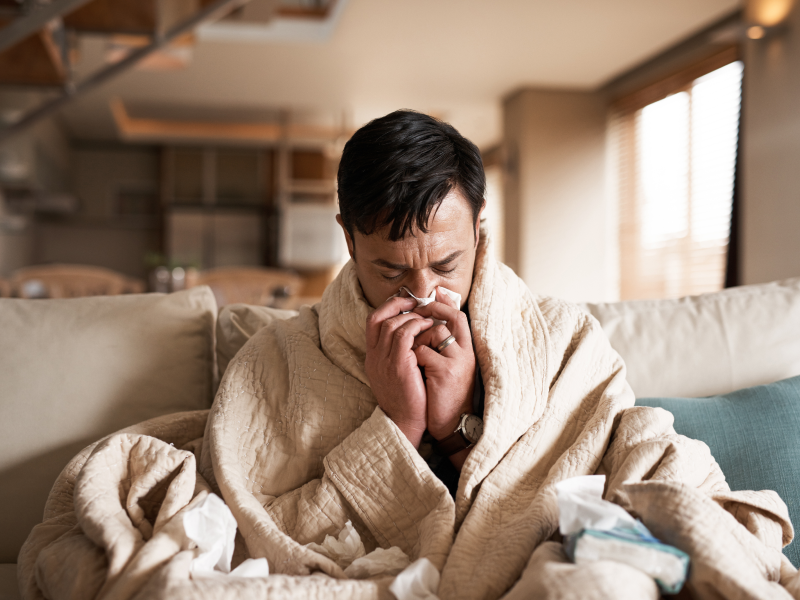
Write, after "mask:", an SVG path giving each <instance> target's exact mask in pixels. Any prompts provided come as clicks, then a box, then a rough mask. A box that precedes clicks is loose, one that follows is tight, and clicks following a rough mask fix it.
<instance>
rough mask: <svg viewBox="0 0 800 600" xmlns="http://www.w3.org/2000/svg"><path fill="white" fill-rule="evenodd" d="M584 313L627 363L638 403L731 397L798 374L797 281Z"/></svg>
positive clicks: (619, 304)
mask: <svg viewBox="0 0 800 600" xmlns="http://www.w3.org/2000/svg"><path fill="white" fill-rule="evenodd" d="M584 309H585V310H587V311H588V312H589V313H591V314H592V315H594V316H595V317H596V318H597V320H598V321H600V325H602V327H603V329H604V330H605V332H606V334H607V335H608V337H609V339H610V341H611V345H612V346H613V347H614V348H615V349H616V350H617V352H619V353H620V355H621V356H622V358H623V359H624V360H625V363H626V364H627V366H628V381H629V383H630V384H631V387H632V388H633V391H634V393H635V394H636V396H637V397H638V398H642V397H645V396H708V395H711V394H726V393H728V392H731V391H733V390H738V389H742V388H745V387H749V386H753V385H759V384H762V383H771V382H773V381H778V380H779V379H784V378H786V377H792V376H794V375H800V278H795V279H788V280H786V281H780V282H775V283H769V284H764V285H751V286H743V287H738V288H730V289H727V290H724V291H722V292H719V293H715V294H704V295H701V296H691V297H686V298H680V299H676V300H639V301H631V302H617V303H609V304H587V305H584Z"/></svg>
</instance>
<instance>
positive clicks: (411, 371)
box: [337, 111, 486, 479]
mask: <svg viewBox="0 0 800 600" xmlns="http://www.w3.org/2000/svg"><path fill="white" fill-rule="evenodd" d="M381 162H383V163H385V164H387V165H391V167H390V168H377V169H376V168H375V165H376V164H380V163H381ZM398 173H402V174H404V175H405V178H404V179H403V180H399V181H398ZM485 188H486V180H485V176H484V172H483V164H482V162H481V157H480V152H479V151H478V149H477V148H476V147H475V145H474V144H472V143H471V142H469V141H468V140H466V139H465V138H463V137H462V136H461V135H459V133H458V132H457V131H456V130H455V129H453V128H452V127H451V126H450V125H447V124H446V123H441V122H439V121H436V120H435V119H432V118H430V117H428V116H425V115H421V114H418V113H414V112H406V111H400V112H396V113H393V114H391V115H388V116H387V117H384V118H382V119H377V120H375V121H373V122H372V123H370V124H369V125H368V126H366V127H364V128H362V129H361V130H359V131H358V132H357V133H356V134H355V135H354V136H353V138H352V139H351V140H350V141H349V142H348V143H347V145H346V147H345V150H344V154H343V156H342V161H341V164H340V168H339V207H340V210H341V215H339V216H338V217H337V220H338V222H339V224H340V225H341V226H342V229H343V230H344V235H345V238H346V239H347V247H348V250H349V251H350V256H351V258H352V259H353V262H354V264H355V270H356V273H357V276H358V281H359V283H360V285H361V289H362V291H363V293H364V297H365V298H366V299H367V301H368V302H369V304H370V305H371V306H372V307H375V308H376V309H377V310H375V312H373V313H372V314H371V315H370V316H369V318H368V319H367V324H366V348H367V353H366V364H365V368H366V372H367V376H368V377H369V381H370V387H371V388H372V391H373V393H374V394H375V398H376V400H377V402H378V405H379V406H380V407H381V408H382V409H383V410H384V412H385V413H386V414H387V415H389V417H390V418H391V419H392V420H393V421H394V422H395V423H396V424H397V426H398V427H399V428H400V430H401V431H402V432H403V434H404V435H405V436H406V437H407V438H408V440H409V442H411V443H412V444H413V445H414V446H415V447H417V448H418V447H419V445H420V443H421V441H422V436H423V434H424V432H425V431H426V429H427V431H428V432H429V433H430V434H431V435H432V436H433V438H435V439H436V440H437V441H439V442H441V441H442V440H444V439H447V438H450V439H452V440H454V442H455V443H456V444H457V442H458V441H459V440H464V438H463V437H462V436H461V435H455V436H454V434H456V429H457V427H458V425H459V424H460V421H461V420H462V416H464V415H469V414H471V413H472V412H473V409H474V410H478V409H480V412H481V413H482V409H483V407H482V406H478V405H476V406H473V396H474V394H475V383H476V382H475V379H476V375H475V374H476V361H475V353H474V349H473V347H472V336H471V334H470V330H469V323H468V320H467V318H466V315H465V313H463V312H461V308H462V307H465V306H466V304H467V301H468V298H469V292H470V288H471V286H472V274H473V270H474V267H475V256H476V251H477V248H478V243H479V241H480V236H481V232H480V216H481V213H482V211H483V208H484V205H485V201H484V193H485ZM356 248H358V250H356ZM356 253H357V254H356ZM440 286H441V287H443V288H445V289H449V290H451V291H454V292H456V293H457V294H459V295H460V297H461V298H462V301H461V305H460V306H456V305H455V304H454V303H453V300H452V299H451V298H450V297H449V296H448V295H447V294H446V293H443V292H441V291H438V288H439V287H440ZM402 288H406V289H407V290H409V291H410V292H411V294H413V295H414V296H416V297H418V298H428V297H429V296H430V295H431V294H432V293H433V294H435V295H436V298H437V301H435V302H433V303H432V304H429V305H427V306H425V307H424V308H417V307H416V306H417V303H416V301H415V300H414V298H412V297H409V296H405V297H398V296H397V293H398V292H399V291H400V290H401V289H402ZM437 291H438V293H437ZM409 311H411V312H409ZM434 318H435V319H438V320H441V321H445V322H447V323H449V325H447V326H445V325H443V324H440V325H437V326H434V324H433V323H434V321H433V319H434ZM451 335H452V336H453V337H454V338H455V339H454V341H453V342H451V343H449V344H447V346H446V347H445V348H442V349H441V350H440V351H438V352H437V350H436V349H437V347H438V346H440V345H441V344H443V343H444V342H445V341H446V340H449V339H450V336H451ZM420 367H423V368H424V369H425V376H426V377H425V380H424V381H423V377H422V373H421V371H420ZM479 384H480V382H479ZM476 416H477V417H478V418H479V419H482V417H483V415H482V414H479V415H476ZM453 450H454V451H455V450H458V451H457V452H452V453H451V454H450V457H449V458H450V460H451V461H452V463H453V464H454V465H455V466H456V468H457V469H459V470H460V469H461V466H462V465H463V463H464V460H465V458H466V456H467V454H468V453H469V449H468V448H458V447H457V446H456V448H453ZM445 472H446V471H445ZM451 479H452V477H451Z"/></svg>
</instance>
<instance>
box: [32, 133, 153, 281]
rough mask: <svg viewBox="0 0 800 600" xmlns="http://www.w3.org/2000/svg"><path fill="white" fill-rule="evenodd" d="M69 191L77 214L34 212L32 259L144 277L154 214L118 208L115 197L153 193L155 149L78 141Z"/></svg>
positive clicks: (72, 156)
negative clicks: (56, 215) (59, 215)
mask: <svg viewBox="0 0 800 600" xmlns="http://www.w3.org/2000/svg"><path fill="white" fill-rule="evenodd" d="M71 158H72V161H71V162H72V169H71V173H70V174H71V191H72V193H74V194H75V196H77V198H78V201H79V203H80V210H79V212H78V214H76V215H71V216H68V217H62V218H39V219H37V222H36V224H35V227H34V229H35V244H34V247H35V253H34V261H33V262H35V263H53V262H56V263H78V264H85V265H95V266H99V267H106V268H109V269H113V270H115V271H119V272H122V273H125V274H127V275H132V276H134V277H145V276H146V274H147V269H146V265H145V256H146V255H147V254H148V253H152V252H156V251H158V250H159V249H160V245H161V239H160V238H161V232H160V228H159V226H158V219H157V218H155V217H153V216H152V215H147V214H121V212H120V208H121V207H120V204H119V199H120V196H121V195H124V194H127V195H128V196H133V197H137V196H140V197H147V196H154V197H157V195H158V189H159V181H160V179H159V177H160V176H159V169H160V164H159V161H160V153H159V151H158V149H156V148H152V147H144V146H142V147H139V146H123V145H122V144H116V143H102V144H86V143H79V144H78V145H76V146H75V147H73V148H72V153H71Z"/></svg>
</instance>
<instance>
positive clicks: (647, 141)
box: [612, 61, 742, 300]
mask: <svg viewBox="0 0 800 600" xmlns="http://www.w3.org/2000/svg"><path fill="white" fill-rule="evenodd" d="M741 82H742V63H741V62H739V61H734V62H730V63H728V64H726V65H725V66H722V67H721V68H716V69H715V70H713V71H711V72H710V73H707V74H705V75H702V76H700V77H697V78H696V79H693V80H691V81H690V82H688V83H685V84H683V85H682V86H681V87H679V88H678V89H675V90H673V91H672V93H670V94H669V95H666V97H662V98H661V99H658V100H656V101H653V102H649V103H648V104H646V105H645V106H643V107H642V108H638V109H636V110H622V111H619V112H618V113H617V114H615V115H614V116H613V118H612V135H613V139H614V142H613V146H612V147H613V148H614V150H615V151H614V153H615V155H616V156H615V161H614V168H615V169H616V171H617V172H616V174H615V175H616V177H615V178H614V180H615V182H616V185H615V187H616V191H617V196H618V200H619V242H620V297H621V299H623V300H630V299H641V298H670V297H677V296H683V295H689V294H699V293H704V292H710V291H716V290H719V289H721V288H722V287H723V285H724V282H725V266H726V259H727V250H728V241H729V234H730V223H731V206H732V202H733V186H734V171H735V166H736V151H737V142H738V132H739V112H740V104H741Z"/></svg>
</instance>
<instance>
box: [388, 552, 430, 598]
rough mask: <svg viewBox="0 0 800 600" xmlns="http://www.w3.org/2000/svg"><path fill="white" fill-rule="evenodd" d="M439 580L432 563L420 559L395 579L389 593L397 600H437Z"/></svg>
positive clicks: (425, 559)
mask: <svg viewBox="0 0 800 600" xmlns="http://www.w3.org/2000/svg"><path fill="white" fill-rule="evenodd" d="M439 578H440V575H439V571H438V570H437V569H436V567H434V566H433V563H432V562H431V561H429V560H428V559H427V558H420V559H418V560H416V561H414V562H413V563H412V564H411V565H409V566H408V567H407V568H406V569H404V570H403V572H402V573H400V574H399V575H398V576H397V577H395V579H394V581H393V582H392V584H391V585H390V586H389V591H390V592H392V594H394V596H395V598H397V600H438V596H436V592H437V591H438V589H439Z"/></svg>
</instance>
